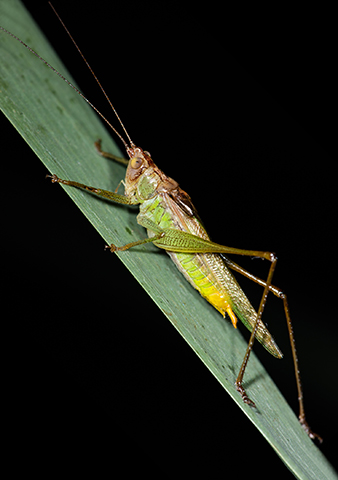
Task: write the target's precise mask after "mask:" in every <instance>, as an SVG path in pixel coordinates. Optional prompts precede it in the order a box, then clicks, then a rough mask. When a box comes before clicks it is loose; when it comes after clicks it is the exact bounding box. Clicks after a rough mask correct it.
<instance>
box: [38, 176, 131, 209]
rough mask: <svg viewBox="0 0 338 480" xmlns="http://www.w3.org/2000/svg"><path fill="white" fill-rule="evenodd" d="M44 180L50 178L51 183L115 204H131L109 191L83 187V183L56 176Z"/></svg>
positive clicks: (124, 198)
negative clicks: (87, 193)
mask: <svg viewBox="0 0 338 480" xmlns="http://www.w3.org/2000/svg"><path fill="white" fill-rule="evenodd" d="M46 178H50V179H51V181H52V183H61V184H62V185H68V186H70V187H76V188H80V189H82V190H86V191H87V192H90V193H93V194H94V195H97V196H99V197H103V198H106V199H107V200H111V201H113V202H116V203H122V204H124V205H131V204H132V202H131V201H130V199H129V198H128V197H125V196H124V195H119V194H118V193H115V192H110V191H109V190H103V189H102V188H95V187H90V186H89V185H84V184H83V183H79V182H74V181H72V180H63V179H62V178H59V177H58V176H57V175H55V174H53V175H46Z"/></svg>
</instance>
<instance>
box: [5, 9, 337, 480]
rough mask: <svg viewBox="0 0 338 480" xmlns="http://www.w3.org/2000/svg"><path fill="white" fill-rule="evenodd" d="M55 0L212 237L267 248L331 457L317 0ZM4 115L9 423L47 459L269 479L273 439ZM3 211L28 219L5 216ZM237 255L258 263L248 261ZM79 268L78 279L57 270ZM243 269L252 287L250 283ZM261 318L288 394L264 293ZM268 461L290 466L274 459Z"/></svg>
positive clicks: (331, 330) (58, 41)
mask: <svg viewBox="0 0 338 480" xmlns="http://www.w3.org/2000/svg"><path fill="white" fill-rule="evenodd" d="M25 4H26V5H27V6H28V8H29V9H30V11H31V13H32V14H33V15H34V17H35V18H36V20H37V21H38V23H39V25H40V26H41V27H42V29H43V30H44V31H45V33H46V35H48V37H49V40H50V41H51V42H52V43H53V45H54V46H55V47H56V49H57V51H58V52H59V54H60V56H61V58H62V59H63V60H64V62H65V63H66V65H67V67H68V68H69V69H70V70H71V72H72V73H73V75H74V76H75V78H76V80H77V82H78V83H79V84H80V86H81V88H82V90H83V91H84V93H85V94H86V95H87V96H88V97H89V98H90V100H91V101H92V102H93V103H94V104H95V105H96V106H98V107H99V108H100V109H101V110H102V111H103V113H106V114H107V115H108V116H109V118H110V119H113V120H114V117H113V115H112V114H111V113H110V112H109V109H108V107H106V105H105V101H104V99H103V97H102V95H101V94H100V92H99V90H98V88H97V87H96V86H95V83H94V81H93V79H92V78H91V77H90V74H89V73H88V72H87V70H86V67H85V66H84V65H83V64H82V62H81V59H80V58H79V57H78V55H77V53H76V51H75V50H74V49H73V47H72V45H71V44H70V41H69V40H68V39H67V37H66V35H65V33H64V32H63V31H62V28H61V27H60V25H59V24H58V21H57V20H56V18H55V17H54V15H53V13H52V12H51V10H50V8H49V7H48V5H47V3H46V2H41V3H38V2H29V1H26V2H25ZM54 5H55V7H56V8H57V9H58V11H59V13H60V15H61V16H62V18H63V20H64V21H65V22H66V24H67V26H68V28H69V29H70V31H71V32H72V34H73V35H74V37H75V39H76V40H77V42H78V43H79V45H80V47H81V49H82V50H83V52H84V53H85V55H86V57H87V58H88V60H89V61H90V63H91V65H92V67H93V68H94V70H95V72H96V74H97V76H98V77H99V78H100V80H101V81H102V83H103V85H104V86H105V88H106V90H107V91H108V93H109V95H110V98H111V99H112V101H113V103H114V105H115V107H116V108H117V111H118V113H119V115H120V116H121V118H122V119H123V121H124V123H125V126H126V128H127V130H128V132H129V134H130V136H131V138H132V139H133V141H134V142H135V143H136V144H138V145H140V146H141V147H143V148H144V149H146V150H149V151H150V152H151V154H152V156H153V159H154V161H155V162H156V163H157V164H158V166H159V167H160V168H162V169H163V170H164V171H165V172H166V173H167V174H168V175H170V176H172V177H173V178H175V179H176V180H178V181H179V183H180V185H181V186H182V187H183V188H184V189H185V190H186V191H188V192H189V194H190V195H191V197H192V199H193V201H194V203H195V205H196V207H197V209H198V211H199V213H200V215H201V218H202V219H203V220H204V223H205V224H206V227H207V229H208V231H209V232H210V234H211V237H212V238H213V239H214V240H215V241H217V242H219V243H224V244H227V245H230V246H237V247H242V248H252V249H260V250H273V251H275V252H277V254H278V257H279V264H278V266H277V272H276V276H275V279H274V283H275V284H276V285H278V286H280V287H281V288H283V289H284V290H285V291H286V292H287V293H288V296H289V302H290V308H291V313H292V318H293V320H294V328H295V334H296V340H297V345H298V351H299V356H300V362H301V363H300V365H301V373H302V378H303V383H304V390H305V405H306V409H307V415H308V419H309V423H310V424H311V425H312V427H313V429H314V430H315V431H318V433H320V434H321V435H322V436H323V437H324V443H323V446H322V447H321V448H322V450H323V452H324V454H325V455H327V456H328V458H329V460H330V461H331V462H332V463H334V462H335V457H334V453H333V452H334V446H335V445H336V437H335V436H336V429H337V421H336V418H335V406H336V398H337V386H336V382H335V376H336V368H335V367H336V357H335V354H334V349H335V348H336V340H337V321H336V308H335V289H334V287H335V283H336V281H335V267H336V260H337V254H336V249H335V243H336V242H335V235H336V233H335V227H334V225H335V224H336V216H337V215H336V206H337V200H336V191H335V177H336V171H335V165H334V161H333V159H334V158H336V148H335V144H334V138H335V137H334V122H335V112H336V111H337V99H336V97H335V91H336V88H334V85H333V64H334V60H333V59H334V56H333V46H332V45H333V41H332V38H333V31H332V29H331V27H332V25H331V22H330V17H331V16H330V12H325V11H321V12H318V11H313V12H311V11H309V10H308V11H306V12H304V11H295V10H293V11H291V10H290V11H286V10H285V11H278V12H275V11H265V10H264V11H261V12H260V11H257V10H252V11H248V10H245V11H244V9H243V11H240V12H233V11H230V10H227V9H225V10H224V9H223V8H222V10H220V7H219V6H218V5H219V3H215V4H213V3H209V4H201V6H200V7H198V6H197V7H196V6H195V5H194V4H190V2H189V3H184V4H183V6H182V4H179V3H176V2H163V3H161V2H158V3H152V2H136V3H134V2H122V3H121V2H95V3H94V4H91V5H88V6H86V5H83V2H72V4H71V10H70V9H69V2H67V3H66V2H61V1H55V2H54ZM47 60H48V59H47ZM2 128H3V129H5V130H3V132H4V131H5V137H4V138H5V139H6V140H5V142H4V145H3V147H4V149H5V150H6V149H7V155H11V157H12V165H13V169H12V170H11V171H10V173H9V175H8V177H7V178H5V179H3V182H4V183H5V184H6V186H9V187H10V188H11V187H12V186H13V188H11V190H10V192H9V194H8V197H6V198H8V200H9V203H10V205H12V204H13V203H12V199H13V196H15V198H16V199H17V211H15V209H14V211H13V209H12V207H11V209H10V210H8V209H6V198H5V201H4V213H5V223H4V225H5V231H4V233H3V235H4V236H5V238H6V243H7V246H6V247H5V250H4V252H3V253H4V262H7V261H8V260H10V261H11V263H12V268H11V270H10V272H8V273H6V278H5V281H6V283H7V285H8V286H9V294H8V295H7V293H6V297H7V300H8V301H9V304H10V315H8V318H7V319H8V322H9V323H10V324H11V326H12V327H14V328H13V335H11V336H10V337H9V338H8V347H7V349H6V351H8V355H7V361H8V369H6V370H7V371H8V372H9V380H10V382H9V385H10V386H9V391H10V398H11V399H12V400H11V407H12V408H11V412H13V426H14V427H13V428H15V429H18V431H19V432H20V434H19V435H18V436H19V440H18V441H19V442H22V446H25V447H27V446H28V444H29V443H30V442H31V438H32V435H33V433H34V435H38V436H39V439H40V442H39V444H38V445H39V449H41V451H40V454H41V452H42V453H43V456H44V457H45V458H49V459H50V462H51V464H54V462H56V459H57V458H59V459H60V462H61V463H60V464H61V465H62V459H64V458H68V456H69V457H70V458H72V459H73V461H74V468H75V465H78V466H79V468H90V467H91V466H93V468H95V470H96V473H97V472H98V468H100V467H101V466H104V465H109V468H111V470H112V471H114V470H115V469H116V468H121V466H124V467H125V470H126V472H129V471H130V469H133V471H134V469H135V468H136V469H137V470H138V471H139V472H140V473H141V472H142V473H144V472H148V473H149V474H150V473H155V474H157V475H161V476H162V477H163V476H165V475H166V474H168V476H169V475H172V474H174V473H176V472H178V471H179V472H180V473H182V474H185V473H188V474H190V475H193V474H194V473H200V474H202V473H209V475H211V476H214V475H216V472H218V473H221V472H223V473H221V474H222V475H223V474H224V475H226V474H227V473H229V470H228V469H230V468H231V469H233V468H237V469H238V470H239V472H240V473H239V474H240V478H242V475H243V476H244V475H245V474H249V473H250V472H255V471H256V469H257V468H259V471H260V475H261V477H262V478H268V476H270V474H271V473H270V472H264V468H265V466H264V465H265V462H270V461H271V460H272V461H273V460H274V459H275V457H276V454H275V453H274V452H273V450H272V449H271V447H269V446H268V444H267V443H266V442H265V441H264V439H263V438H262V437H261V436H260V434H259V432H257V430H256V429H255V428H254V426H253V425H251V423H250V422H249V421H248V420H247V418H246V417H245V416H244V415H243V413H242V412H241V411H240V410H239V409H238V408H237V407H236V405H235V404H234V403H233V402H232V401H231V399H230V397H228V395H227V394H226V393H225V392H224V390H223V389H222V388H221V386H220V385H219V384H218V383H217V381H216V380H215V379H214V378H213V377H212V376H211V375H210V373H209V372H208V371H207V369H206V368H205V367H204V366H203V364H202V363H201V362H200V361H199V360H198V358H197V357H196V356H195V355H194V353H193V352H192V351H191V350H190V349H189V348H188V346H187V345H186V344H185V342H184V341H183V340H182V339H181V337H180V336H179V335H178V333H177V332H176V331H175V330H174V329H173V328H172V326H171V325H170V323H169V322H168V321H167V320H166V319H165V317H163V316H162V314H161V313H160V312H159V310H158V309H157V308H156V307H155V306H154V305H153V304H152V302H151V300H150V299H149V298H148V297H147V296H146V295H145V294H144V293H143V291H142V289H141V288H140V287H139V286H138V284H137V283H136V282H135V281H134V279H133V278H132V277H131V275H130V274H128V272H126V271H125V269H124V267H123V266H122V264H121V265H120V263H119V262H118V260H117V259H116V258H114V256H113V255H109V254H107V253H104V251H103V246H104V242H103V240H102V239H101V238H100V237H99V235H98V234H97V233H96V232H95V231H94V229H93V228H92V227H91V226H90V225H89V224H88V222H87V221H86V220H85V218H84V217H83V216H82V215H81V214H80V213H79V212H78V210H77V208H76V207H75V206H74V205H72V203H71V201H70V200H69V199H68V198H67V196H66V195H65V194H64V192H63V191H61V189H58V188H55V187H54V186H52V185H51V184H50V183H49V182H47V181H45V180H44V175H45V174H46V173H47V172H46V171H45V168H44V167H43V166H42V165H41V164H40V163H39V161H38V159H37V158H35V157H34V155H33V154H32V153H31V151H30V150H29V148H28V147H27V146H26V145H25V143H24V142H23V141H22V140H20V139H19V137H18V135H17V134H16V132H15V131H14V129H12V128H11V127H10V125H9V124H8V123H7V122H3V126H2ZM94 140H95V139H93V141H94ZM331 169H332V170H331ZM74 180H76V179H74ZM98 186H100V185H98ZM112 208H114V207H113V206H112ZM25 212H26V213H25ZM17 213H19V215H21V216H22V225H23V227H24V228H20V229H19V228H18V227H17V226H16V222H17V219H18V215H17ZM22 232H27V233H26V234H25V235H24V236H23V233H22ZM241 264H243V265H244V266H246V267H247V268H249V269H250V270H251V271H255V273H257V274H258V275H261V276H263V275H264V274H265V275H266V272H267V269H266V265H265V264H264V263H263V262H258V261H252V260H246V261H243V262H242V261H241ZM75 269H76V270H77V271H80V272H82V273H83V275H81V276H82V278H83V283H81V284H79V283H78V282H76V284H74V283H73V282H72V276H71V271H72V270H75ZM65 272H68V273H69V274H68V275H64V273H65ZM242 285H243V286H244V287H245V289H246V291H248V295H249V298H251V299H252V301H253V303H254V305H255V304H257V302H258V301H259V294H260V289H259V288H258V289H257V287H256V286H253V287H252V286H251V285H250V283H247V282H242ZM55 292H58V293H57V294H56V293H55ZM255 302H256V303H255ZM6 303H7V302H6ZM121 309H122V314H121ZM121 318H122V319H123V322H121ZM265 320H266V321H267V322H268V324H269V329H271V331H272V332H273V334H274V336H275V338H276V339H277V341H278V344H279V345H280V347H281V349H282V350H283V351H284V353H285V354H286V355H285V358H284V359H283V361H281V362H278V361H277V360H275V359H273V358H270V357H269V355H268V354H266V353H265V352H262V351H261V350H262V349H261V348H260V347H259V346H256V348H255V351H256V353H257V354H258V355H259V356H260V357H261V359H262V361H263V362H264V365H265V366H266V368H267V370H268V371H269V372H270V373H271V375H272V376H273V378H274V380H275V381H276V383H277V385H278V387H279V388H280V389H281V391H282V392H283V394H284V395H285V397H286V399H287V401H288V402H289V403H290V404H291V406H292V407H293V408H294V410H295V411H296V412H297V398H296V389H295V381H294V378H293V370H292V362H291V353H290V350H289V347H288V338H287V333H286V325H285V323H284V320H283V311H282V305H281V302H279V301H278V300H277V299H274V298H272V299H271V301H270V305H269V307H268V310H267V312H266V317H265ZM243 330H244V329H241V331H242V332H243V334H244V335H246V333H245V332H244V331H243ZM243 353H244V352H243ZM154 365H155V366H154ZM330 381H333V384H331V383H330ZM27 448H28V447H27ZM32 448H33V447H32ZM28 452H29V449H28ZM126 454H127V455H128V459H129V461H128V462H127V463H125V458H126V457H125V455H126ZM56 463H59V462H56ZM275 465H276V469H278V472H280V473H281V475H283V478H288V475H290V477H291V474H289V472H288V471H287V469H286V468H285V467H284V466H283V465H282V463H281V462H280V461H279V460H277V461H276V462H275Z"/></svg>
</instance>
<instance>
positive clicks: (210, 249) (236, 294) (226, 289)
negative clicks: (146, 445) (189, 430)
mask: <svg viewBox="0 0 338 480" xmlns="http://www.w3.org/2000/svg"><path fill="white" fill-rule="evenodd" d="M2 30H3V31H4V32H5V33H8V34H10V35H12V34H11V33H9V32H8V31H6V30H5V29H3V28H2ZM12 36H13V37H14V35H12ZM15 38H17V37H15ZM19 41H20V40H19ZM21 43H23V42H21ZM24 45H25V44H24ZM25 46H26V45H25ZM26 47H27V46H26ZM27 48H29V47H27ZM30 50H31V49H30ZM31 51H32V50H31ZM32 52H33V53H34V54H35V55H36V56H38V55H37V54H36V53H35V52H34V51H32ZM39 58H40V59H41V57H39ZM42 60H43V59H42ZM43 61H44V60H43ZM44 62H45V61H44ZM45 63H46V64H47V62H45ZM47 65H48V66H50V65H49V64H47ZM51 68H52V67H51ZM53 70H54V69H53ZM57 73H58V72H57ZM58 74H59V73H58ZM59 76H61V78H63V79H64V80H66V79H65V78H64V77H62V75H61V74H59ZM66 81H67V80H66ZM67 83H69V82H68V81H67ZM71 86H72V85H71ZM72 87H73V86H72ZM73 88H74V87H73ZM101 88H102V87H101ZM75 90H76V89H75ZM81 95H82V94H81ZM82 97H83V98H85V97H84V96H83V95H82ZM85 100H86V101H87V102H88V100H87V99H86V98H85ZM88 103H89V102H88ZM111 106H112V105H111ZM94 108H95V107H94ZM112 108H113V110H114V112H115V114H116V111H115V109H114V107H113V106H112ZM95 110H96V109H95ZM116 115H117V114H116ZM117 118H118V120H119V121H120V124H121V126H122V128H123V130H124V132H125V134H126V136H127V138H128V143H127V142H126V141H125V140H124V139H123V137H122V136H121V135H120V134H119V133H118V132H117V131H116V130H115V129H114V128H113V127H112V129H113V130H114V131H115V133H116V134H117V135H118V136H119V138H120V139H121V140H122V142H123V143H124V146H125V148H126V152H127V155H128V157H129V161H128V162H127V163H128V167H127V172H126V177H125V181H124V185H125V195H120V194H118V193H116V192H110V191H106V190H102V189H100V188H96V187H90V186H87V185H84V184H81V183H78V182H76V181H72V180H65V179H60V178H58V177H57V176H56V175H52V176H51V179H52V181H53V182H54V183H61V184H64V185H69V186H72V187H77V188H82V189H85V190H87V191H89V192H91V193H93V194H95V195H98V196H100V197H103V198H106V199H109V200H112V201H114V202H116V203H120V204H125V205H140V212H139V214H138V217H137V221H138V223H139V224H140V225H141V226H143V227H144V228H146V230H147V233H148V238H147V239H142V240H139V241H136V242H132V243H129V244H127V245H124V246H120V247H117V246H115V245H110V247H109V248H110V250H111V251H112V252H114V251H117V250H127V249H129V248H132V247H134V246H137V245H141V244H145V243H149V242H152V243H153V244H154V245H155V246H157V247H159V248H162V249H164V250H166V251H167V252H168V254H169V255H170V257H171V258H172V260H173V261H174V263H175V264H176V266H177V267H178V269H179V270H180V271H181V272H182V273H183V275H184V276H185V278H186V279H187V280H188V281H189V282H190V284H191V285H192V286H193V287H194V288H196V289H197V290H198V291H199V292H200V293H201V295H202V296H203V297H204V298H206V299H207V300H208V301H209V302H210V303H211V304H212V305H213V306H214V307H215V308H216V309H217V310H218V311H219V312H220V313H221V314H222V315H223V316H226V315H227V316H229V318H230V319H231V321H232V323H233V325H234V326H235V327H236V323H237V319H239V320H241V321H242V322H243V323H244V325H245V326H246V327H247V328H248V329H249V330H250V331H251V336H250V340H249V344H248V347H247V350H246V352H245V355H244V360H243V363H242V366H241V369H240V372H239V374H238V377H237V380H236V387H237V390H238V391H239V393H240V394H241V395H242V398H243V400H244V401H245V402H246V403H247V404H249V405H252V406H254V402H252V401H251V400H250V399H249V398H248V396H247V394H246V392H245V390H244V387H243V385H242V382H243V376H244V373H245V369H246V366H247V363H248V360H249V356H250V353H251V350H252V346H253V343H254V339H255V338H257V339H258V340H259V341H260V342H261V343H262V345H263V346H264V347H265V348H266V349H267V350H268V351H269V352H270V353H271V354H272V355H274V356H275V357H277V358H281V357H282V353H281V351H280V349H279V348H278V346H277V345H276V343H275V342H274V340H273V338H272V336H271V335H270V333H269V331H268V330H267V328H266V327H265V325H264V323H263V322H262V320H261V318H262V314H263V311H264V307H265V303H266V300H267V296H268V293H269V292H272V293H273V294H275V295H276V296H278V297H280V298H281V299H282V300H283V304H284V310H285V315H286V319H287V324H288V329H289V336H290V343H291V347H292V352H293V358H294V364H295V373H296V380H297V388H298V398H299V409H300V412H299V420H300V423H301V424H302V426H303V428H304V429H305V430H306V432H307V433H308V434H309V436H310V437H311V438H316V437H317V438H318V439H320V437H318V436H317V435H316V434H315V433H313V432H312V431H311V429H310V427H309V426H308V424H307V422H306V419H305V414H304V406H303V393H302V387H301V382H300V377H299V368H298V359H297V354H296V348H295V341H294V336H293V330H292V325H291V319H290V314H289V308H288V303H287V298H286V296H285V294H284V293H283V292H282V291H281V290H280V289H278V288H277V287H274V286H273V285H272V278H273V274H274V270H275V267H276V262H277V258H276V256H275V255H274V254H272V253H271V252H262V251H256V250H243V249H237V248H231V247H227V246H224V245H220V244H217V243H214V242H212V241H210V239H209V237H208V235H207V233H206V231H205V229H204V227H203V225H202V223H201V221H200V220H199V217H198V214H197V212H196V210H195V208H194V206H193V204H192V202H191V199H190V197H189V195H188V194H187V193H186V192H184V191H183V190H182V189H181V188H180V187H179V186H178V183H177V182H176V181H175V180H173V179H171V178H170V177H168V176H166V175H165V174H164V173H163V172H162V171H161V170H160V169H159V168H158V167H157V166H156V165H155V164H154V162H153V160H152V158H151V156H150V154H149V153H148V152H146V151H144V150H142V149H141V148H139V147H136V146H135V144H134V143H133V142H132V141H131V139H130V137H129V135H128V133H127V131H126V130H125V128H124V126H123V124H122V122H121V120H120V119H119V117H118V116H117ZM107 123H109V122H107ZM109 125H110V124H109ZM96 146H97V149H98V150H99V152H100V154H101V155H102V156H104V157H108V158H112V159H114V160H118V161H121V159H117V158H116V157H114V156H112V155H110V154H107V153H106V152H103V151H102V150H101V147H100V144H99V143H97V145H96ZM122 163H124V162H123V161H122ZM228 254H235V255H247V256H255V257H260V258H263V259H266V260H268V261H270V262H271V263H270V269H269V273H268V277H267V279H266V281H264V280H261V279H259V278H257V277H255V276H253V275H252V274H250V273H249V272H247V271H246V270H244V269H243V268H241V267H239V266H238V265H237V264H236V263H234V262H233V261H232V260H230V259H228V257H227V256H226V255H228ZM230 269H232V270H235V271H237V272H239V273H241V274H243V275H245V276H247V277H248V278H250V279H252V280H253V281H255V282H256V283H258V284H260V285H261V286H263V287H264V290H263V295H262V299H261V302H260V305H259V308H258V311H257V312H256V311H255V310H254V308H253V307H252V306H251V304H250V302H249V300H248V299H247V298H246V296H245V294H244V292H243V291H242V289H241V288H240V287H239V285H238V283H237V281H236V280H235V278H234V277H233V275H232V273H231V271H230Z"/></svg>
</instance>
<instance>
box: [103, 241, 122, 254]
mask: <svg viewBox="0 0 338 480" xmlns="http://www.w3.org/2000/svg"><path fill="white" fill-rule="evenodd" d="M104 249H105V250H110V251H111V253H114V252H116V250H119V248H118V247H117V246H116V245H114V244H113V243H112V244H111V245H106V246H105V247H104Z"/></svg>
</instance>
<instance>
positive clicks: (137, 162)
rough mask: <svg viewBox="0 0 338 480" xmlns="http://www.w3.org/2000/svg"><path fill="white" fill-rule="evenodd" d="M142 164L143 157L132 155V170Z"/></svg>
mask: <svg viewBox="0 0 338 480" xmlns="http://www.w3.org/2000/svg"><path fill="white" fill-rule="evenodd" d="M142 164H143V159H142V158H141V157H133V158H132V159H131V161H130V166H131V168H133V169H134V170H137V169H138V168H140V167H141V166H142Z"/></svg>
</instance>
